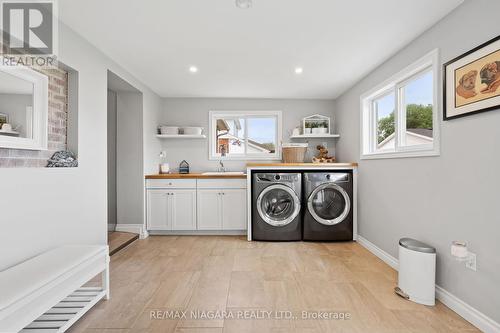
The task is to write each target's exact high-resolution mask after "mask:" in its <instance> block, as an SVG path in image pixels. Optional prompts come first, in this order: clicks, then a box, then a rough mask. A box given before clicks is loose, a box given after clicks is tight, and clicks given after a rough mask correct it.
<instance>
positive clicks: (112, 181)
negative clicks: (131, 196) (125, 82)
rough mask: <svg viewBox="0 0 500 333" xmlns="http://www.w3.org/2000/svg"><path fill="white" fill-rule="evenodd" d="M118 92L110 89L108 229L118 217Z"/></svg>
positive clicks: (111, 227)
mask: <svg viewBox="0 0 500 333" xmlns="http://www.w3.org/2000/svg"><path fill="white" fill-rule="evenodd" d="M116 111H117V110H116V92H114V91H112V90H108V230H114V228H115V226H116V223H117V217H116V212H117V210H116V121H117V112H116Z"/></svg>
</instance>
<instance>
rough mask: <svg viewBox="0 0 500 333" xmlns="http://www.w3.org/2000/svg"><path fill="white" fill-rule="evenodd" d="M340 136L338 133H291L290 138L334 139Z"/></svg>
mask: <svg viewBox="0 0 500 333" xmlns="http://www.w3.org/2000/svg"><path fill="white" fill-rule="evenodd" d="M335 138H340V134H300V135H292V136H291V137H290V139H335Z"/></svg>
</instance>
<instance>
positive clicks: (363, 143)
mask: <svg viewBox="0 0 500 333" xmlns="http://www.w3.org/2000/svg"><path fill="white" fill-rule="evenodd" d="M430 68H432V74H433V85H434V87H433V89H434V93H433V95H434V96H433V97H434V98H433V114H432V122H433V139H434V140H433V143H432V148H429V146H428V145H425V146H413V147H411V146H409V147H400V149H399V150H397V151H375V149H374V147H371V145H373V139H372V138H374V137H375V132H374V131H376V128H373V126H374V124H375V121H374V120H373V113H372V112H371V106H370V103H371V102H372V101H373V100H374V99H375V98H377V97H381V96H384V95H386V94H387V93H389V91H391V90H392V91H394V92H395V93H396V96H395V98H396V105H397V103H398V101H402V99H401V98H398V96H397V94H398V93H399V89H398V88H399V87H400V86H402V85H404V84H405V83H407V82H408V81H409V80H412V79H414V78H415V77H418V76H419V75H420V74H422V72H424V71H425V70H428V69H430ZM439 68H440V67H439V50H438V49H435V50H433V51H431V52H429V53H428V54H426V55H425V56H423V57H422V58H420V59H419V60H417V61H416V62H414V63H413V64H411V65H410V66H408V67H406V68H405V69H403V70H402V71H400V72H398V73H397V74H395V75H393V76H392V77H390V78H389V79H387V80H385V81H384V82H382V83H381V84H379V85H377V86H376V87H374V88H373V89H371V90H369V91H368V92H366V93H364V94H363V95H361V97H360V153H361V156H360V158H361V159H362V160H365V159H382V158H403V157H424V156H439V155H440V145H441V140H440V126H441V125H440V121H439V119H440V114H441V103H440V102H439V101H440V96H441V95H440V85H439V82H440V70H439ZM398 109H399V105H398ZM399 118H400V117H399V115H398V112H395V114H394V121H395V122H396V123H397V124H398V126H396V129H399V130H400V131H401V130H402V128H404V127H403V126H400V125H401V124H403V121H405V119H399ZM365 133H369V134H368V135H365ZM398 137H401V134H399V135H396V138H395V140H396V141H397V140H398ZM395 146H396V147H398V142H396V145H395ZM396 149H397V148H396Z"/></svg>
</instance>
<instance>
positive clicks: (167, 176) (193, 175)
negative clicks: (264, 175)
mask: <svg viewBox="0 0 500 333" xmlns="http://www.w3.org/2000/svg"><path fill="white" fill-rule="evenodd" d="M179 178H182V179H246V178H247V175H244V174H243V175H204V174H201V173H168V174H158V175H146V179H179Z"/></svg>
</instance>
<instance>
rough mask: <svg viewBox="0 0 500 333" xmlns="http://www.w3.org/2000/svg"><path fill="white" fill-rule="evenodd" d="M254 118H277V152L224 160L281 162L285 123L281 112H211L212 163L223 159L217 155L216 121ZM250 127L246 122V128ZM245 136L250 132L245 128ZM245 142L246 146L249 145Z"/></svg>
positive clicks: (210, 155) (229, 157) (227, 156)
mask: <svg viewBox="0 0 500 333" xmlns="http://www.w3.org/2000/svg"><path fill="white" fill-rule="evenodd" d="M224 117H225V118H245V117H248V118H252V117H262V118H265V117H276V118H277V125H276V127H277V133H276V152H275V153H274V154H272V155H270V154H266V155H264V154H248V153H246V154H244V155H241V156H235V155H233V156H229V155H226V156H225V157H223V158H222V159H223V160H227V161H248V160H281V143H282V140H283V121H282V117H283V116H282V112H281V111H210V112H209V134H208V135H209V139H208V142H209V143H208V144H209V148H208V155H209V156H208V159H209V160H211V161H218V160H220V159H221V156H220V154H218V153H216V147H215V142H214V138H215V131H216V129H217V124H216V119H217V118H224ZM246 126H248V124H247V122H245V127H246ZM245 135H248V130H247V128H245ZM247 144H248V143H247V141H246V140H245V145H247Z"/></svg>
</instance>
